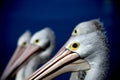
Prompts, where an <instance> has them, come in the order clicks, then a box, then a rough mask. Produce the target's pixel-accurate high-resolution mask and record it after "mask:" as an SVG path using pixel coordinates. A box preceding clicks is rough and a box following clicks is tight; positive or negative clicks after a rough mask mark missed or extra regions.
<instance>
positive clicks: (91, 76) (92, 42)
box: [27, 19, 109, 80]
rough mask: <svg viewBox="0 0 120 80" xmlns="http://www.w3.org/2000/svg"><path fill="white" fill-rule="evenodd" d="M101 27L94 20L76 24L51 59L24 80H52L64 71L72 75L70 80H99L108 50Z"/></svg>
mask: <svg viewBox="0 0 120 80" xmlns="http://www.w3.org/2000/svg"><path fill="white" fill-rule="evenodd" d="M102 26H103V25H102V23H101V22H100V21H99V20H98V19H95V20H89V21H85V22H82V23H80V24H78V25H77V26H76V27H75V29H74V30H73V32H72V36H71V37H70V39H69V40H68V41H67V42H66V43H65V45H64V46H63V47H62V48H61V49H60V50H59V51H58V53H57V54H56V55H55V57H53V58H52V59H51V60H50V61H48V62H47V63H46V64H45V65H43V66H42V67H41V68H39V69H38V70H37V71H36V72H34V73H33V74H32V75H31V76H30V77H28V78H27V80H52V79H53V78H54V77H56V76H58V75H60V74H63V73H65V72H72V74H71V77H70V80H103V79H104V78H105V74H106V72H107V69H108V51H109V49H108V47H107V43H106V36H105V33H104V31H103V27H102Z"/></svg>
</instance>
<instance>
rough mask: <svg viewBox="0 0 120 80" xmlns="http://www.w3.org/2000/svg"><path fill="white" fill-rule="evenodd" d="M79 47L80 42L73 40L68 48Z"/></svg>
mask: <svg viewBox="0 0 120 80" xmlns="http://www.w3.org/2000/svg"><path fill="white" fill-rule="evenodd" d="M79 47H80V43H79V42H75V43H72V44H71V45H70V47H69V48H70V49H71V50H77V49H78V48H79Z"/></svg>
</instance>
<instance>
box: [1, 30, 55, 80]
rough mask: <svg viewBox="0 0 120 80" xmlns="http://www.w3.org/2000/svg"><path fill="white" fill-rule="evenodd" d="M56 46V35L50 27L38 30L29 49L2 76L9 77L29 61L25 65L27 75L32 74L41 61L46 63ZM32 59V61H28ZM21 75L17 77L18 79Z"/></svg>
mask: <svg viewBox="0 0 120 80" xmlns="http://www.w3.org/2000/svg"><path fill="white" fill-rule="evenodd" d="M54 47H55V35H54V32H53V31H52V30H51V29H50V28H44V29H42V30H41V31H38V32H36V33H35V34H34V35H33V36H32V38H31V40H30V44H29V46H28V47H27V49H26V50H25V51H24V52H23V53H22V55H21V56H20V57H19V58H18V59H17V60H16V61H15V62H14V64H13V66H12V67H11V68H10V69H9V71H8V72H9V73H7V74H5V75H4V76H3V78H2V80H4V79H8V78H9V77H10V76H11V75H12V74H14V73H15V72H17V71H18V70H19V69H20V68H21V67H22V66H24V65H25V64H26V63H27V66H26V67H25V69H24V70H25V71H24V74H25V77H26V76H29V75H30V74H32V73H33V72H34V71H35V70H36V68H37V66H38V65H39V64H40V63H45V62H46V61H47V60H48V59H49V58H50V55H51V53H52V52H53V50H54ZM28 61H30V62H28ZM18 78H19V76H18V77H17V78H16V79H18Z"/></svg>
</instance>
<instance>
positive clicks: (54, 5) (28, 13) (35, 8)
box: [0, 0, 120, 80]
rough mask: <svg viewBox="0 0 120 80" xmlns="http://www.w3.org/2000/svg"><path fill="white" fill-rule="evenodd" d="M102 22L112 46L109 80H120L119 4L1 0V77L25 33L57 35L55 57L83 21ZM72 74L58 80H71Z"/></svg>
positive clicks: (89, 0)
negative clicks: (45, 30) (46, 29)
mask: <svg viewBox="0 0 120 80" xmlns="http://www.w3.org/2000/svg"><path fill="white" fill-rule="evenodd" d="M96 18H100V20H101V21H102V22H103V23H104V27H105V30H106V34H107V37H108V40H109V45H110V53H109V55H110V68H109V72H108V75H107V79H106V80H116V79H117V80H119V79H120V78H119V75H117V73H118V72H119V68H120V58H119V57H120V49H119V48H120V34H119V32H120V31H119V30H120V28H119V27H120V24H119V18H120V1H116V0H1V1H0V76H1V74H2V72H3V70H4V68H5V66H6V65H7V63H8V61H9V59H10V57H11V56H12V53H13V52H14V50H15V48H16V46H17V40H18V38H19V37H20V36H21V34H23V33H24V32H25V31H26V30H30V31H31V32H32V34H34V33H35V32H36V31H39V30H41V29H42V28H44V27H50V28H51V29H53V30H54V32H55V34H56V49H55V51H54V53H53V55H54V54H55V53H56V52H57V51H58V50H59V49H60V48H61V47H62V45H63V44H64V43H65V42H66V41H67V39H68V38H69V37H70V35H71V32H72V30H73V29H74V27H75V26H76V25H77V24H78V23H80V22H83V21H87V20H90V19H96ZM69 76H70V73H66V74H63V75H61V76H59V77H57V78H55V80H69Z"/></svg>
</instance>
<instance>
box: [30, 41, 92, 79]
mask: <svg viewBox="0 0 120 80" xmlns="http://www.w3.org/2000/svg"><path fill="white" fill-rule="evenodd" d="M68 41H69V40H68ZM79 59H80V56H79V54H77V53H75V52H72V51H70V50H68V49H66V48H65V47H64V46H63V47H62V48H61V49H60V51H59V52H58V53H57V55H55V57H53V58H52V59H51V60H50V61H48V62H47V63H46V64H45V65H43V66H42V67H41V68H40V69H38V70H37V71H36V72H34V73H33V74H32V75H31V76H30V77H29V78H28V80H34V79H35V80H42V79H43V80H44V79H46V78H47V79H49V80H51V79H50V78H54V77H56V76H57V75H60V74H62V73H65V72H69V71H78V70H83V69H89V68H90V66H89V64H88V62H86V61H84V60H80V61H77V60H79ZM76 61H77V62H76ZM82 62H84V63H85V65H82V67H80V68H79V69H78V68H74V67H75V66H77V65H78V63H79V64H80V63H82ZM74 64H75V65H74ZM86 65H87V67H85V66H86ZM68 67H69V69H67V68H68ZM47 79H46V80H47Z"/></svg>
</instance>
